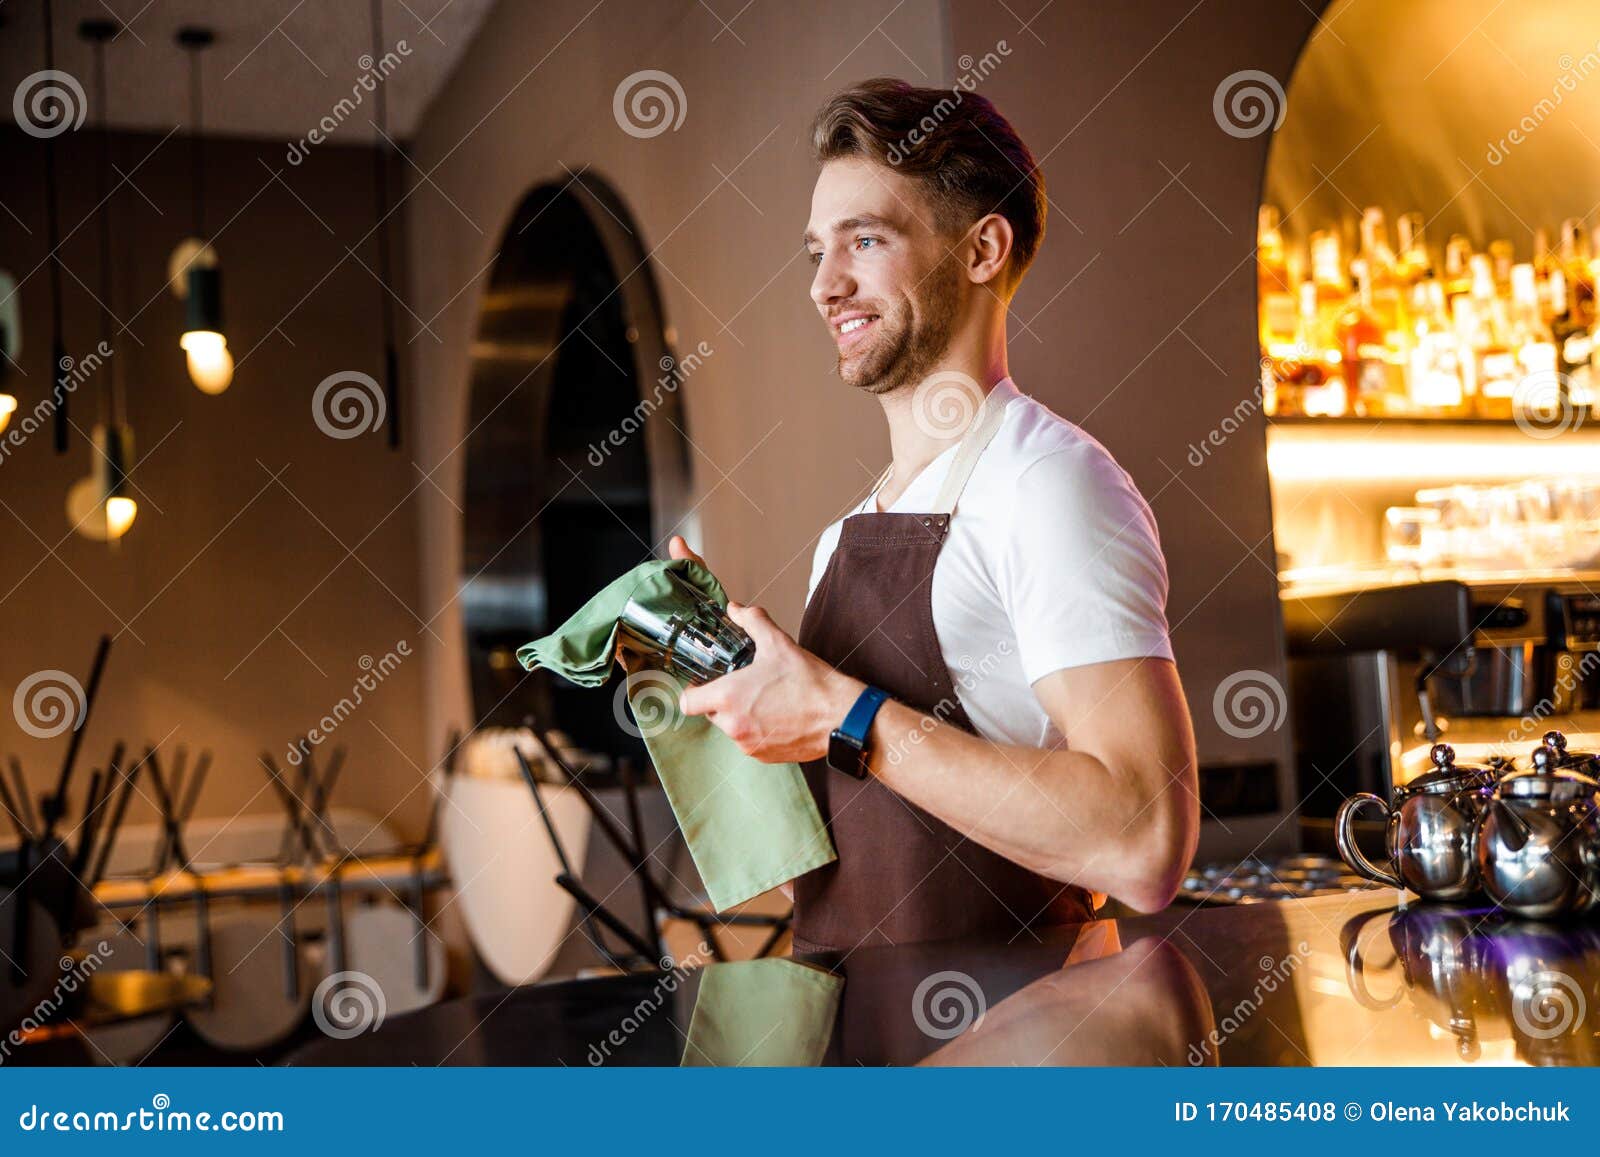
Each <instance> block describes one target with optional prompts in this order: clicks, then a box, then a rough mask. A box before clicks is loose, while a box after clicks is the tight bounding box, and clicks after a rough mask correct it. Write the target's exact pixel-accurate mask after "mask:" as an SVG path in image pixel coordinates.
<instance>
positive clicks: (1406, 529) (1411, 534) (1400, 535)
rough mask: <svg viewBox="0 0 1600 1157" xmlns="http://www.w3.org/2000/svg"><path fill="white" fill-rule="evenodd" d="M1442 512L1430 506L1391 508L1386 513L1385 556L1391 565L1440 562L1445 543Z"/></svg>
mask: <svg viewBox="0 0 1600 1157" xmlns="http://www.w3.org/2000/svg"><path fill="white" fill-rule="evenodd" d="M1439 522H1440V519H1439V511H1438V510H1437V509H1436V508H1434V507H1431V506H1391V507H1389V508H1388V509H1387V510H1385V511H1384V512H1383V553H1384V557H1385V558H1387V559H1388V560H1389V561H1390V562H1396V563H1402V564H1405V565H1407V566H1415V567H1419V568H1420V567H1426V566H1431V565H1433V564H1434V563H1435V562H1437V561H1438V558H1439V552H1440V550H1441V549H1442V548H1443V546H1444V543H1443V542H1441V541H1440V535H1439Z"/></svg>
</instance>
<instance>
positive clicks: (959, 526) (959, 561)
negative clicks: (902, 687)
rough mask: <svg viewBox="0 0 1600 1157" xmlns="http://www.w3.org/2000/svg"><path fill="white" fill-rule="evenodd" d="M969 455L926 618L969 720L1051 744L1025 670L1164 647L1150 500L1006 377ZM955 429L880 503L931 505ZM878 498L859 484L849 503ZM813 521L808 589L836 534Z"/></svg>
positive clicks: (915, 508) (1097, 448)
mask: <svg viewBox="0 0 1600 1157" xmlns="http://www.w3.org/2000/svg"><path fill="white" fill-rule="evenodd" d="M995 393H996V395H997V396H996V397H995V399H994V400H993V401H992V402H991V403H990V404H992V405H993V404H999V403H1000V402H1001V401H1002V400H1004V401H1005V406H1006V409H1005V417H1004V419H1003V420H1002V422H1001V425H1000V429H999V431H998V433H996V434H995V437H994V440H993V441H992V442H990V443H989V446H988V448H987V449H986V450H984V452H983V455H982V456H981V457H980V458H979V459H978V463H977V466H976V467H975V468H974V470H973V472H972V476H971V478H970V479H968V481H967V485H966V489H965V490H964V491H963V492H962V494H961V497H960V498H959V499H958V500H957V505H956V512H955V516H954V517H953V518H952V519H951V520H950V530H949V533H948V535H947V536H946V538H945V543H944V547H943V548H942V549H941V550H940V552H939V561H938V562H937V564H935V566H934V571H933V623H934V628H935V630H936V631H937V632H938V635H939V644H940V650H941V651H942V652H943V654H944V660H945V665H946V666H947V667H948V668H949V670H950V678H951V681H952V683H953V684H954V685H955V690H956V697H957V698H958V699H959V700H960V702H961V705H962V706H963V707H964V708H966V711H967V715H968V716H969V717H970V718H971V720H972V723H973V725H974V726H975V727H976V728H977V729H978V734H979V735H981V736H983V737H984V738H986V739H989V740H991V741H994V742H998V743H1015V744H1023V745H1028V746H1035V747H1050V746H1053V745H1054V744H1056V743H1058V742H1059V741H1060V740H1061V738H1062V736H1061V733H1060V731H1059V730H1058V729H1057V728H1056V727H1055V725H1054V723H1053V722H1052V721H1051V719H1050V717H1049V715H1047V714H1046V713H1045V711H1044V708H1043V707H1041V706H1040V705H1039V700H1038V699H1037V698H1036V697H1035V696H1034V694H1033V688H1032V684H1033V683H1035V682H1037V681H1038V680H1039V679H1042V678H1043V677H1044V676H1046V675H1049V674H1051V673H1052V672H1055V671H1060V670H1062V669H1064V668H1068V667H1081V666H1085V665H1087V664H1090V663H1104V662H1109V661H1110V660H1113V659H1137V658H1147V657H1152V656H1154V657H1160V658H1166V659H1170V658H1172V645H1171V643H1170V642H1169V641H1168V638H1167V620H1166V604H1167V568H1166V561H1165V560H1164V559H1163V558H1162V555H1161V542H1160V538H1159V537H1158V534H1157V531H1156V522H1155V518H1154V516H1153V515H1152V514H1151V513H1150V507H1149V506H1148V505H1147V504H1146V503H1145V500H1144V498H1143V497H1142V496H1141V495H1140V494H1139V491H1138V489H1137V488H1136V487H1135V486H1134V483H1133V479H1131V478H1129V477H1128V475H1127V472H1126V471H1124V470H1123V469H1122V467H1120V466H1118V465H1117V463H1116V460H1115V459H1113V458H1112V457H1111V454H1110V453H1109V452H1108V451H1107V450H1106V448H1105V447H1104V446H1102V445H1100V443H1098V442H1096V441H1095V440H1094V439H1093V438H1091V437H1090V436H1089V435H1088V434H1086V433H1084V432H1083V431H1082V430H1080V429H1079V428H1078V427H1077V426H1074V425H1073V424H1072V423H1071V422H1068V421H1067V420H1066V419H1064V418H1062V417H1059V416H1058V415H1056V414H1054V413H1052V412H1051V411H1050V410H1049V409H1047V408H1046V407H1045V406H1043V405H1041V404H1040V403H1039V402H1037V401H1035V400H1034V399H1032V398H1030V397H1027V396H1026V395H1024V394H1021V393H1019V392H1018V391H1017V388H1016V386H1015V385H1014V384H1013V383H1012V382H1011V380H1010V379H1009V378H1007V379H1005V380H1003V381H1001V382H1000V383H999V384H998V385H996V386H995ZM958 444H959V439H958V440H957V441H956V442H953V443H952V444H951V446H950V448H949V449H947V450H945V451H944V453H942V454H940V455H939V457H937V458H935V459H934V460H933V461H932V462H931V463H929V464H928V466H927V468H926V469H924V470H923V471H922V473H920V474H919V475H917V477H916V478H915V479H914V480H913V481H912V483H911V485H910V486H908V487H906V490H905V493H904V494H902V495H901V496H900V497H899V499H898V500H897V501H896V502H895V503H894V505H893V506H892V507H890V508H889V511H888V513H922V512H925V511H931V510H932V509H933V505H934V502H935V497H936V495H937V494H938V491H939V487H940V485H941V484H942V483H943V482H944V479H945V476H946V475H947V474H948V473H949V470H950V463H951V461H952V460H953V459H954V458H955V454H956V446H957V445H958ZM877 509H878V500H877V496H876V495H875V494H874V495H869V496H868V497H867V499H866V500H865V501H864V502H863V503H862V504H861V505H860V507H858V508H857V509H856V510H855V511H853V512H852V513H854V514H866V513H873V512H876V511H877ZM842 521H843V520H840V522H835V523H834V524H833V525H831V526H829V527H828V529H827V530H825V531H823V532H822V538H821V540H820V541H819V542H818V543H817V549H816V554H815V556H814V558H813V560H812V564H811V583H810V586H809V587H808V588H807V591H806V601H807V602H809V601H810V599H811V595H812V593H814V592H815V591H816V589H817V584H818V583H819V582H821V581H822V575H823V572H824V571H826V570H827V568H828V560H829V559H830V558H832V557H833V551H834V548H835V547H836V546H837V545H838V542H839V528H840V526H841V524H842Z"/></svg>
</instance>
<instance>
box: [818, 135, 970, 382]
mask: <svg viewBox="0 0 1600 1157" xmlns="http://www.w3.org/2000/svg"><path fill="white" fill-rule="evenodd" d="M953 242H954V238H951V237H949V236H948V235H946V234H944V233H942V232H941V231H940V230H939V228H938V226H937V223H936V221H935V217H934V213H933V209H932V207H931V206H930V205H929V204H928V203H927V200H926V197H925V194H924V193H923V192H922V189H921V187H920V186H919V185H918V184H917V182H916V181H915V180H914V179H913V178H910V177H906V176H903V175H902V174H900V173H897V172H895V171H894V170H893V169H890V168H888V167H887V166H884V165H880V164H877V163H876V162H873V161H869V160H865V159H859V158H847V159H840V160H835V161H829V162H828V163H827V164H825V165H824V166H823V167H822V172H821V174H820V175H819V176H818V177H817V187H816V189H815V190H813V192H812V194H811V221H810V223H809V224H808V225H807V226H806V235H805V247H806V251H807V252H808V253H809V254H810V255H811V261H812V264H813V265H815V266H816V275H815V276H814V277H813V278H812V281H811V299H812V300H813V301H815V302H816V303H817V310H818V312H820V313H821V314H822V318H823V320H824V321H825V322H827V324H828V330H829V333H830V334H831V335H832V337H833V340H834V343H835V344H836V346H837V348H838V353H839V365H838V372H839V376H840V377H841V378H842V379H844V381H845V382H846V383H848V384H849V385H852V386H856V387H858V388H859V389H863V390H866V391H868V392H869V393H873V394H885V393H888V392H890V391H891V390H895V389H899V388H900V387H902V386H905V385H908V384H909V385H914V384H915V383H917V382H919V381H921V380H922V379H923V378H925V377H926V376H927V375H928V373H929V372H930V371H931V370H932V369H933V366H934V364H935V363H936V362H937V361H938V359H939V357H940V356H941V355H942V354H943V353H944V351H945V348H946V346H947V345H948V344H949V342H950V338H951V334H952V331H953V329H954V326H955V322H956V318H957V316H958V314H959V312H960V310H961V309H962V307H963V303H964V301H965V300H966V292H965V291H966V289H967V283H966V278H965V276H964V274H963V272H962V269H961V266H960V263H959V262H958V260H957V259H956V258H955V257H954V256H953V255H952V254H951V252H950V249H951V247H952V245H953Z"/></svg>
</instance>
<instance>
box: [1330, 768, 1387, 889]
mask: <svg viewBox="0 0 1600 1157" xmlns="http://www.w3.org/2000/svg"><path fill="white" fill-rule="evenodd" d="M1368 804H1376V805H1377V806H1378V808H1379V810H1381V811H1382V812H1383V814H1384V815H1386V816H1387V815H1389V814H1390V809H1389V805H1388V804H1387V803H1386V802H1385V801H1384V800H1383V799H1382V798H1380V797H1379V796H1375V795H1373V794H1372V793H1371V792H1370V791H1363V792H1357V793H1356V794H1355V795H1353V796H1351V797H1350V798H1349V799H1347V800H1345V801H1344V803H1342V804H1340V805H1339V812H1338V814H1337V815H1336V816H1335V817H1334V820H1333V842H1334V844H1335V845H1337V847H1338V849H1339V855H1341V856H1343V857H1344V862H1345V863H1347V864H1349V865H1350V866H1351V867H1352V868H1354V869H1355V870H1356V871H1357V872H1358V873H1360V874H1361V875H1363V876H1365V877H1366V878H1367V879H1369V880H1376V881H1377V882H1378V883H1380V884H1388V885H1389V886H1390V887H1391V888H1404V887H1405V881H1403V880H1401V879H1400V877H1399V876H1397V875H1395V873H1394V872H1392V871H1388V870H1386V869H1384V868H1380V867H1378V865H1376V864H1374V863H1373V862H1372V861H1371V860H1369V859H1367V857H1366V856H1365V855H1363V854H1362V852H1361V848H1360V847H1359V846H1357V844H1356V839H1355V833H1354V832H1353V831H1351V830H1350V821H1351V820H1353V819H1354V818H1355V815H1356V812H1358V811H1360V810H1361V809H1362V808H1363V807H1366V806H1367V805H1368Z"/></svg>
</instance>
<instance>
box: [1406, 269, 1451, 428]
mask: <svg viewBox="0 0 1600 1157" xmlns="http://www.w3.org/2000/svg"><path fill="white" fill-rule="evenodd" d="M1411 316H1412V318H1413V319H1414V321H1413V326H1414V328H1413V331H1412V332H1413V333H1414V334H1415V337H1416V342H1415V344H1414V345H1413V346H1412V348H1411V354H1410V357H1409V359H1408V361H1407V366H1406V371H1407V372H1406V379H1407V387H1408V389H1409V391H1410V395H1411V403H1412V405H1413V406H1414V407H1415V408H1417V409H1420V410H1423V411H1426V412H1429V413H1435V414H1440V415H1445V414H1449V415H1456V414H1461V413H1462V412H1463V411H1464V408H1465V394H1464V391H1463V386H1462V380H1461V357H1460V353H1459V351H1460V346H1459V345H1458V344H1457V342H1456V335H1455V329H1454V327H1453V326H1452V325H1451V322H1450V315H1449V314H1448V313H1447V312H1446V311H1445V299H1444V286H1443V285H1441V284H1440V283H1439V281H1438V279H1436V278H1432V277H1430V278H1427V279H1426V280H1424V281H1420V282H1418V283H1417V285H1416V286H1415V287H1414V288H1413V289H1412V294H1411Z"/></svg>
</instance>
